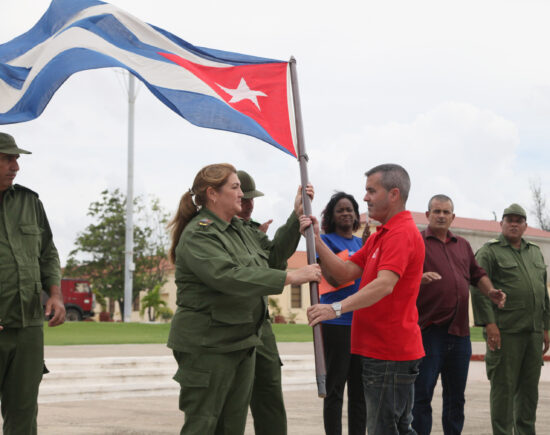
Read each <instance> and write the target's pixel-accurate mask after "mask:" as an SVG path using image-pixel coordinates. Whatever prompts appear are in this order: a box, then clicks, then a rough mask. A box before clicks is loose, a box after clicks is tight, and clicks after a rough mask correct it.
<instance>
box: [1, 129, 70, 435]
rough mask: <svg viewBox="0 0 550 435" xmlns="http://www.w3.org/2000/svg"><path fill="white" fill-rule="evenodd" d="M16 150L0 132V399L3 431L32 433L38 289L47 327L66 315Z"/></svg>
mask: <svg viewBox="0 0 550 435" xmlns="http://www.w3.org/2000/svg"><path fill="white" fill-rule="evenodd" d="M19 154H30V152H28V151H25V150H22V149H20V148H19V147H18V146H17V145H16V143H15V140H14V139H13V137H12V136H10V135H9V134H6V133H0V402H1V408H2V418H3V420H4V422H3V433H4V435H11V434H17V435H27V434H36V431H37V429H36V416H37V413H38V405H37V398H38V387H39V385H40V381H41V380H42V374H43V373H44V372H46V368H45V366H44V337H43V329H42V326H43V322H44V318H43V310H42V303H41V292H42V289H44V290H45V291H46V292H47V293H49V296H50V297H49V299H48V301H47V303H46V315H47V316H50V315H53V316H52V318H51V319H50V321H49V325H50V326H56V325H60V324H61V323H63V322H64V320H65V307H64V305H63V296H62V294H61V289H60V287H59V284H60V279H61V271H60V268H59V257H58V255H57V250H56V249H55V246H54V244H53V240H52V233H51V230H50V225H49V224H48V219H47V218H46V213H45V212H44V208H43V206H42V203H41V202H40V200H39V199H38V195H37V194H36V193H34V192H33V191H32V190H29V189H27V188H26V187H23V186H20V185H18V184H15V185H14V184H13V180H14V178H15V176H16V174H17V171H19V165H18V163H17V159H18V158H19Z"/></svg>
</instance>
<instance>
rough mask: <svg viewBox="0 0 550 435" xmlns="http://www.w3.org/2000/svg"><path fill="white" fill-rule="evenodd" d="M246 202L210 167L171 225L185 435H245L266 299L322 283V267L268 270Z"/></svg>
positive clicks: (231, 177) (234, 181)
mask: <svg viewBox="0 0 550 435" xmlns="http://www.w3.org/2000/svg"><path fill="white" fill-rule="evenodd" d="M242 196H243V193H242V191H241V187H240V181H239V178H238V177H237V173H236V170H235V168H234V167H233V166H231V165H229V164H226V163H222V164H214V165H208V166H206V167H204V168H202V169H201V170H200V171H199V173H198V174H197V176H196V177H195V180H194V183H193V187H192V188H191V189H190V190H189V191H188V192H186V193H185V194H184V195H183V196H182V198H181V201H180V204H179V208H178V211H177V213H176V216H175V217H174V219H173V220H172V222H171V223H170V226H171V229H172V247H171V250H170V256H171V259H172V261H173V262H174V264H175V266H176V286H177V305H178V308H177V310H176V313H175V315H174V318H173V319H172V324H171V328H170V336H169V338H168V347H170V348H171V349H172V350H173V351H174V357H175V358H176V361H177V362H178V371H177V373H176V375H175V376H174V379H175V380H176V381H177V382H179V384H180V387H181V390H180V399H179V407H180V409H181V410H182V411H184V413H185V423H184V425H183V427H182V429H181V433H182V434H201V435H208V434H236V435H238V434H242V433H244V429H245V424H246V416H247V410H248V404H249V401H250V395H251V391H252V384H253V378H254V361H255V358H254V351H255V346H257V345H258V344H260V342H261V341H260V337H259V334H260V328H261V325H262V323H263V321H264V319H265V316H266V313H267V310H266V298H265V296H266V295H269V294H279V293H281V292H282V291H283V288H284V286H285V285H287V284H296V285H299V284H302V283H305V282H309V281H318V280H319V279H320V277H321V273H320V269H319V267H318V265H310V266H306V267H303V268H301V269H298V270H294V271H289V272H286V271H284V270H275V269H271V268H270V267H269V258H270V252H269V250H268V249H266V248H265V245H262V244H261V243H260V241H259V239H258V238H257V237H255V236H254V234H255V233H253V232H251V231H248V230H247V229H245V228H244V226H243V223H242V221H241V220H240V219H239V218H237V217H236V214H237V213H238V212H239V211H240V209H241V198H242ZM298 212H300V213H301V211H300V210H298ZM293 231H294V232H295V231H296V229H293Z"/></svg>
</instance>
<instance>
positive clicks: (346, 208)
mask: <svg viewBox="0 0 550 435" xmlns="http://www.w3.org/2000/svg"><path fill="white" fill-rule="evenodd" d="M321 228H322V229H323V232H324V234H321V238H322V239H323V241H324V242H325V244H326V245H327V246H328V247H329V248H330V249H331V250H332V251H333V252H334V253H335V254H339V253H342V252H344V254H346V253H347V256H348V257H349V256H351V255H352V254H354V253H355V252H356V251H358V250H359V249H360V248H361V246H363V241H362V240H361V239H360V238H359V237H356V236H354V235H353V232H354V231H356V230H357V229H358V228H359V206H358V204H357V201H356V200H355V198H354V197H353V196H352V195H348V194H347V193H344V192H338V193H335V194H334V195H333V196H332V197H331V198H330V201H329V202H328V204H327V206H326V207H325V210H324V211H323V213H322V222H321ZM344 261H345V259H344ZM325 278H326V280H327V281H328V282H329V283H330V284H333V285H334V284H335V282H334V281H333V280H332V278H331V277H330V276H326V275H325ZM359 281H360V280H357V281H355V282H354V283H353V284H352V285H348V286H344V287H341V288H340V287H336V288H337V289H335V290H333V291H330V292H328V293H324V294H323V295H321V303H322V304H332V303H334V302H339V301H341V300H343V299H345V298H346V297H348V296H349V295H351V294H353V293H355V292H356V291H357V290H358V287H359ZM352 315H353V313H352V312H350V313H345V314H342V315H341V316H340V317H337V318H336V319H333V320H327V321H325V322H323V323H322V330H323V343H324V348H325V359H326V365H327V380H326V382H327V397H326V398H325V399H324V406H323V420H324V423H325V433H326V434H327V435H340V434H341V433H342V405H343V401H344V387H345V386H346V382H347V384H348V433H349V434H350V435H364V434H365V433H366V424H367V410H366V404H365V396H364V394H363V380H362V378H361V362H360V360H359V357H358V356H357V355H352V354H350V345H351V320H352Z"/></svg>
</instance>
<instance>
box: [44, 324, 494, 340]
mask: <svg viewBox="0 0 550 435" xmlns="http://www.w3.org/2000/svg"><path fill="white" fill-rule="evenodd" d="M169 330H170V324H168V323H162V324H148V323H118V322H68V323H65V324H63V325H61V326H57V327H55V328H48V327H47V326H45V327H44V338H45V344H46V345H62V346H63V345H71V344H126V343H136V344H143V343H166V341H167V340H168V332H169ZM273 331H274V332H275V336H276V337H277V341H280V342H288V341H295V342H296V341H297V342H304V341H312V340H313V333H312V331H311V328H310V327H309V326H307V325H290V324H286V325H285V324H274V325H273ZM470 331H471V337H472V341H483V336H482V329H481V328H471V329H470Z"/></svg>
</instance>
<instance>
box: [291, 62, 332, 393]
mask: <svg viewBox="0 0 550 435" xmlns="http://www.w3.org/2000/svg"><path fill="white" fill-rule="evenodd" d="M289 64H290V80H291V84H292V99H293V102H294V117H295V118H296V138H297V152H298V162H299V164H300V180H301V184H302V200H303V204H304V214H305V215H306V216H309V215H311V213H312V211H311V201H310V199H309V196H307V195H306V185H307V184H308V182H309V177H308V174H307V161H308V157H307V154H306V146H305V141H304V129H303V123H302V108H301V105H300V94H299V92H298V75H297V73H296V59H295V58H294V56H293V57H291V58H290V62H289ZM305 237H306V251H307V263H308V264H315V263H316V262H317V255H316V253H315V235H314V234H313V227H311V226H310V227H309V228H308V229H307V230H306V232H305ZM309 296H310V299H311V305H314V304H318V303H319V287H318V284H317V282H316V281H312V282H310V283H309ZM313 349H314V353H315V375H316V378H317V393H318V394H319V397H326V395H327V388H326V377H327V370H326V365H325V350H324V347H323V336H322V333H321V324H320V323H319V324H317V325H315V326H314V327H313Z"/></svg>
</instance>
